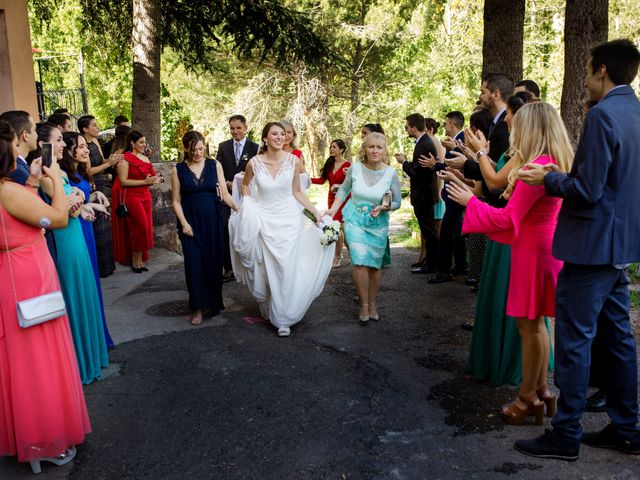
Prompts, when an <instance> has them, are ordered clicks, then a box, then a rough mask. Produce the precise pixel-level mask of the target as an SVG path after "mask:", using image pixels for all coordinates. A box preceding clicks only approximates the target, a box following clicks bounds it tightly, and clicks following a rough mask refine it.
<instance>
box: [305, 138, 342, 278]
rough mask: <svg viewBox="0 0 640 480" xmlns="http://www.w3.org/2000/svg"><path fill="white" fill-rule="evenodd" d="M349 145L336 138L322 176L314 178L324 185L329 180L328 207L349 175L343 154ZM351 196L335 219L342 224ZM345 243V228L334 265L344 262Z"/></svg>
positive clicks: (312, 181) (313, 179)
mask: <svg viewBox="0 0 640 480" xmlns="http://www.w3.org/2000/svg"><path fill="white" fill-rule="evenodd" d="M346 149H347V146H346V145H345V143H344V141H342V140H339V139H338V140H334V141H333V142H331V146H330V147H329V153H330V154H331V156H330V157H329V158H328V159H327V161H326V162H324V166H323V167H322V171H321V172H320V177H318V178H312V179H311V183H314V184H316V185H323V184H324V183H325V182H326V181H327V180H328V181H329V195H328V198H327V208H330V207H331V205H333V201H334V200H335V198H336V192H337V191H338V189H339V188H340V185H342V183H343V182H344V179H345V178H346V176H347V170H349V167H350V166H351V163H349V162H348V161H347V160H345V159H344V157H343V155H344V152H345V150H346ZM349 198H351V196H349V197H348V198H347V199H346V200H345V201H344V203H343V204H342V205H341V206H340V208H339V209H338V211H337V212H336V214H335V215H334V217H333V219H334V220H337V221H339V222H340V223H341V224H342V207H344V204H345V203H347V200H349ZM343 245H344V228H343V229H342V232H341V233H340V239H339V240H338V241H337V242H336V253H335V256H334V258H333V266H334V267H339V266H340V265H341V264H342V246H343Z"/></svg>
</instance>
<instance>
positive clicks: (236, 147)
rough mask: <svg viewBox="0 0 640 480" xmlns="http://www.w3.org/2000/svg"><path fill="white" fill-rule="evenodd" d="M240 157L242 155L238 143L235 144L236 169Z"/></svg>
mask: <svg viewBox="0 0 640 480" xmlns="http://www.w3.org/2000/svg"><path fill="white" fill-rule="evenodd" d="M240 155H242V145H240V143H238V142H235V156H236V167H237V166H238V164H239V163H240Z"/></svg>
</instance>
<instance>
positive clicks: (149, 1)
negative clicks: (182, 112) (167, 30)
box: [131, 0, 162, 162]
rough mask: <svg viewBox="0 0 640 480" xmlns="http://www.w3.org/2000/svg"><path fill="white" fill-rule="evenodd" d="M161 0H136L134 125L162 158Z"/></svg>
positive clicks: (155, 156)
mask: <svg viewBox="0 0 640 480" xmlns="http://www.w3.org/2000/svg"><path fill="white" fill-rule="evenodd" d="M160 28H161V12H160V0H133V95H132V106H131V108H132V115H131V116H132V117H133V118H132V125H133V128H135V129H137V130H140V131H141V132H142V133H144V135H145V137H146V139H147V143H148V144H149V146H150V147H151V151H152V154H151V161H152V162H158V161H159V160H160V50H161V48H162V47H161V44H160Z"/></svg>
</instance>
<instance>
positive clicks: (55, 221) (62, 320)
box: [0, 122, 91, 473]
mask: <svg viewBox="0 0 640 480" xmlns="http://www.w3.org/2000/svg"><path fill="white" fill-rule="evenodd" d="M11 137H13V138H15V136H14V134H13V130H12V129H10V127H9V126H8V124H6V123H5V122H0V285H2V286H3V288H2V289H0V457H1V456H5V455H11V456H13V455H17V457H18V461H20V462H30V463H31V466H32V468H33V471H34V473H37V472H39V471H40V461H43V460H46V461H50V462H53V463H56V464H63V463H67V462H69V461H71V460H72V459H73V457H74V455H75V450H74V448H73V446H74V445H77V444H79V443H82V441H83V440H84V437H85V434H87V433H89V432H90V431H91V426H90V424H89V417H88V415H87V407H86V403H85V399H84V394H83V392H82V384H81V383H80V375H79V372H78V365H77V363H76V357H75V353H74V349H73V342H72V340H71V332H70V330H69V322H68V319H67V317H66V316H62V317H59V318H56V319H53V320H49V321H47V322H44V323H41V324H39V325H34V326H32V327H29V328H21V327H20V326H19V325H18V318H17V313H16V301H21V300H25V299H28V298H33V297H37V296H39V295H44V294H46V293H50V292H54V291H56V290H60V283H59V282H58V276H57V274H56V267H55V265H54V264H53V260H52V259H51V255H50V254H49V250H48V249H47V244H46V242H45V240H44V236H43V230H42V225H45V224H48V225H49V227H50V228H63V227H64V226H65V225H66V224H67V221H68V204H67V199H66V197H65V194H64V187H63V181H62V178H61V176H60V169H59V168H58V165H57V162H56V161H55V160H54V161H53V162H52V165H51V168H49V169H46V168H45V169H44V170H45V173H46V175H48V176H49V178H51V180H52V181H53V185H54V193H53V200H52V205H51V206H49V205H47V204H46V203H44V202H43V201H42V200H41V199H40V198H39V197H38V196H37V194H36V191H35V189H34V188H33V187H37V185H32V186H29V187H23V186H21V185H17V184H15V183H12V182H10V181H8V179H7V177H8V174H9V171H10V170H11V169H12V168H14V167H15V158H16V157H15V152H13V153H14V155H12V150H11V143H12V140H11ZM39 161H40V160H36V162H39ZM14 288H15V290H14Z"/></svg>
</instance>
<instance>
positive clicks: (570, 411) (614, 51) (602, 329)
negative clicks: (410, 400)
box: [515, 40, 640, 460]
mask: <svg viewBox="0 0 640 480" xmlns="http://www.w3.org/2000/svg"><path fill="white" fill-rule="evenodd" d="M639 65H640V52H639V51H638V49H637V48H636V46H635V45H634V44H633V43H632V42H630V41H629V40H614V41H612V42H607V43H603V44H601V45H598V46H597V47H595V48H593V49H592V50H591V57H590V58H589V61H588V62H587V71H586V87H587V90H588V91H589V96H590V99H591V100H592V101H597V102H598V103H597V105H595V106H594V107H593V108H591V110H589V113H588V114H587V117H586V120H585V124H584V128H583V132H582V136H581V139H580V143H579V145H578V148H577V150H576V155H575V160H574V163H573V167H572V169H571V172H570V173H569V174H563V173H561V172H560V171H559V170H558V169H557V168H556V167H555V166H553V165H546V166H544V167H541V168H533V169H530V170H526V171H525V170H520V171H519V178H520V179H521V180H523V181H524V182H526V183H528V184H530V185H541V184H544V186H545V190H546V192H547V194H548V195H551V196H555V197H560V198H562V199H563V200H564V201H563V204H562V210H561V211H560V216H559V218H558V226H557V228H556V232H555V236H554V240H553V254H554V256H555V257H556V258H558V259H560V260H563V261H564V267H563V269H562V271H561V272H560V275H559V277H558V287H557V292H556V339H555V347H556V367H555V368H556V385H557V386H558V388H559V389H560V398H559V402H558V413H557V414H556V416H555V417H554V418H553V421H552V422H551V423H552V425H553V430H547V431H546V432H545V434H544V435H542V436H541V437H538V438H534V439H531V440H519V441H517V442H516V444H515V448H516V450H518V451H520V452H522V453H525V454H527V455H532V456H535V457H543V458H557V459H561V460H576V459H577V458H578V454H579V451H580V443H581V442H582V443H584V444H585V445H588V446H590V447H596V448H611V449H615V450H619V451H621V452H624V453H629V454H638V453H640V427H639V426H638V372H637V359H636V342H635V339H634V336H633V333H632V331H631V323H630V319H629V277H628V275H627V268H628V266H629V264H630V263H631V262H637V261H638V260H640V214H639V213H638V210H637V206H638V205H640V188H638V180H639V179H640V101H638V97H636V95H635V93H634V91H633V89H632V88H631V87H630V86H629V84H630V83H631V82H632V81H633V79H634V78H635V77H636V75H637V73H638V66H639ZM596 333H597V334H598V336H599V337H600V338H601V340H602V342H603V349H602V350H603V352H602V355H603V359H602V361H604V362H605V364H606V365H607V367H608V375H607V379H606V383H605V386H604V389H605V393H606V395H607V407H606V411H607V414H608V415H609V418H610V420H611V423H610V424H609V425H607V426H606V427H605V428H604V429H603V430H601V431H599V432H595V433H585V434H584V435H583V432H582V427H581V426H580V418H581V417H582V415H583V414H584V411H585V403H586V396H587V386H588V380H589V367H590V363H591V344H592V342H593V339H594V337H595V336H596Z"/></svg>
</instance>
